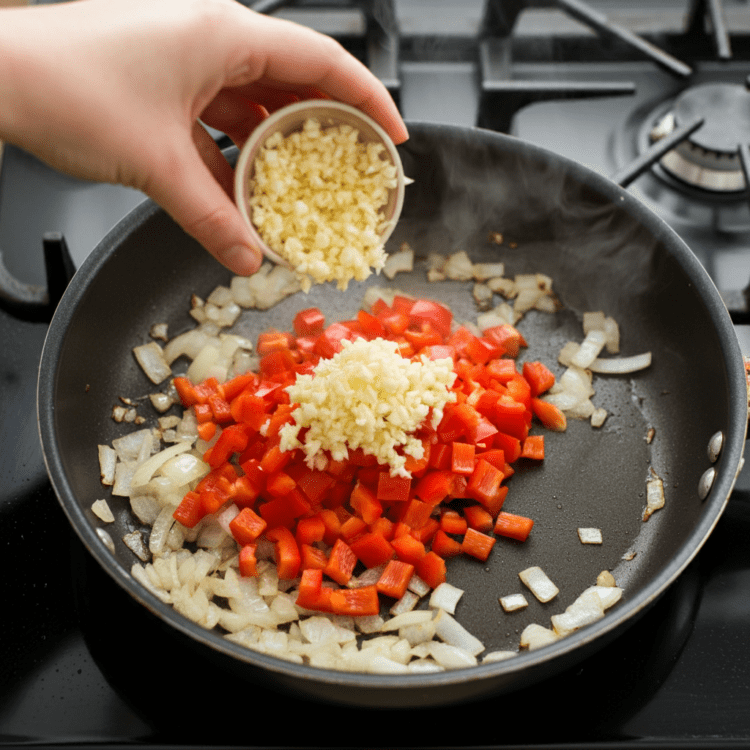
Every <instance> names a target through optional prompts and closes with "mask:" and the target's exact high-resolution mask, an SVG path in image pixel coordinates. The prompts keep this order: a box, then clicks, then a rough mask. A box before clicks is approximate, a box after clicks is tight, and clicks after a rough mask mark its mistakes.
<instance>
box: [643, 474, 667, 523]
mask: <svg viewBox="0 0 750 750" xmlns="http://www.w3.org/2000/svg"><path fill="white" fill-rule="evenodd" d="M663 507H664V483H663V482H662V480H661V478H660V477H659V476H658V475H657V473H656V472H655V471H654V469H653V467H652V468H651V478H650V479H649V480H648V481H647V482H646V509H645V510H644V511H643V520H644V521H648V519H649V518H651V516H652V515H653V513H655V512H656V511H657V510H659V509H660V508H663Z"/></svg>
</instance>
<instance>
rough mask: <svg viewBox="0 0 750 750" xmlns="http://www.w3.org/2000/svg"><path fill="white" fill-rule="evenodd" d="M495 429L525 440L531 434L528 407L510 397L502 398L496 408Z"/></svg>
mask: <svg viewBox="0 0 750 750" xmlns="http://www.w3.org/2000/svg"><path fill="white" fill-rule="evenodd" d="M493 422H494V423H495V427H497V429H498V431H499V432H504V433H505V434H507V435H512V436H513V437H515V438H518V439H519V440H523V439H524V438H525V437H526V436H527V435H528V434H529V425H528V422H527V419H526V407H525V406H524V405H523V404H522V403H519V402H518V401H516V400H515V399H514V398H511V397H510V396H500V398H499V399H498V402H497V405H496V406H495V417H494V419H493Z"/></svg>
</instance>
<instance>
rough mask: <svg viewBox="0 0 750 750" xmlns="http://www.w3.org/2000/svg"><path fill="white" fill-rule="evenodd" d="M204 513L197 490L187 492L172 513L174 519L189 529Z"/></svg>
mask: <svg viewBox="0 0 750 750" xmlns="http://www.w3.org/2000/svg"><path fill="white" fill-rule="evenodd" d="M204 515H205V511H204V509H203V503H202V502H201V497H200V495H199V494H198V493H197V492H187V493H186V494H185V496H184V497H183V498H182V500H181V501H180V504H179V505H178V506H177V507H176V508H175V509H174V513H172V517H173V518H174V519H175V520H176V521H179V522H180V523H181V524H182V525H183V526H187V527H188V528H189V529H192V528H193V527H194V526H195V525H196V524H197V523H198V521H200V520H201V518H203V516H204Z"/></svg>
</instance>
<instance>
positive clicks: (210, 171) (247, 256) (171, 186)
mask: <svg viewBox="0 0 750 750" xmlns="http://www.w3.org/2000/svg"><path fill="white" fill-rule="evenodd" d="M214 146H215V144H214ZM215 148H216V154H215V155H214V154H206V155H205V156H204V158H206V159H207V160H208V161H209V163H210V168H209V166H208V165H207V164H206V161H204V158H201V155H200V154H199V152H198V150H197V149H196V145H195V144H194V143H193V142H192V141H190V142H188V143H187V144H186V147H185V148H182V149H178V151H177V153H175V152H174V151H173V153H172V157H171V159H169V164H168V166H167V168H166V169H161V170H159V172H158V173H157V174H156V175H155V176H154V177H153V179H152V180H151V182H150V183H149V185H148V187H147V189H146V190H145V192H146V193H147V195H149V197H150V198H152V199H153V200H155V201H156V202H157V203H158V204H159V205H160V206H161V207H162V208H163V209H164V210H165V211H166V212H167V213H168V214H169V215H170V216H171V217H172V218H173V219H174V220H175V221H176V222H177V223H178V224H179V225H180V226H181V227H182V228H183V229H184V230H185V231H186V232H187V233H188V234H189V235H190V236H191V237H193V238H195V239H196V240H197V241H198V242H199V243H200V244H201V245H203V247H204V248H205V249H206V250H208V252H209V253H210V254H211V255H213V257H214V258H216V260H218V261H219V263H221V264H222V265H223V266H226V268H228V269H229V270H230V271H232V273H235V274H237V275H239V276H249V275H251V274H253V273H255V272H256V271H257V270H258V268H260V265H261V263H262V261H263V255H262V252H261V250H260V248H258V247H256V246H255V244H254V243H253V239H252V236H251V235H250V232H249V230H248V228H247V225H246V224H245V221H244V219H243V218H242V216H241V215H240V212H239V211H238V210H237V207H236V206H235V204H234V203H233V202H232V200H231V198H230V197H229V195H228V194H227V190H231V187H230V185H231V175H232V174H233V171H232V168H231V166H230V165H229V164H228V163H227V162H226V160H225V159H224V157H223V156H222V154H221V152H220V151H219V149H218V147H215ZM201 151H202V152H203V151H205V149H204V148H201ZM217 157H218V158H217ZM222 185H224V186H226V189H225V187H222Z"/></svg>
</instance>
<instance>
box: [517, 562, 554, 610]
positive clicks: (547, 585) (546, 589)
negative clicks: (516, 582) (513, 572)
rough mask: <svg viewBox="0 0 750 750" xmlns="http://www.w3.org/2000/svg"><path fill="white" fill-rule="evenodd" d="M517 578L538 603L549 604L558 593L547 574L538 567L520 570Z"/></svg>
mask: <svg viewBox="0 0 750 750" xmlns="http://www.w3.org/2000/svg"><path fill="white" fill-rule="evenodd" d="M518 577H519V578H520V579H521V581H522V582H523V583H524V584H525V585H526V586H527V587H528V588H529V591H531V593H532V594H534V596H535V597H536V598H537V599H538V600H539V601H540V602H543V603H544V602H549V601H551V600H552V599H554V598H555V597H556V596H557V595H558V594H559V593H560V590H559V589H558V588H557V586H555V584H554V583H552V581H551V580H550V579H549V578H548V577H547V574H546V573H545V572H544V571H543V570H542V569H541V568H540V567H538V566H533V567H531V568H526V570H522V571H521V572H520V573H519V574H518Z"/></svg>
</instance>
